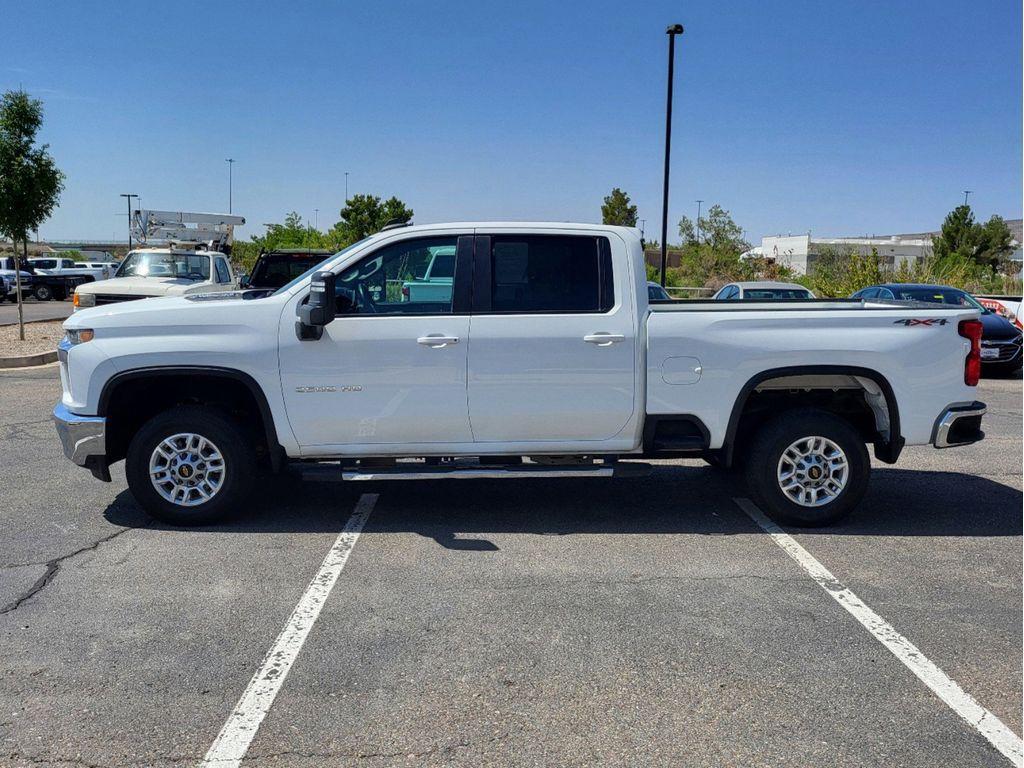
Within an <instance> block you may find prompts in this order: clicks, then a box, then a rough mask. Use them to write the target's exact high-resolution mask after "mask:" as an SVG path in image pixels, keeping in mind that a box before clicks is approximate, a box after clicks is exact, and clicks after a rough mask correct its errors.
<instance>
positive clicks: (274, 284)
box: [249, 253, 326, 289]
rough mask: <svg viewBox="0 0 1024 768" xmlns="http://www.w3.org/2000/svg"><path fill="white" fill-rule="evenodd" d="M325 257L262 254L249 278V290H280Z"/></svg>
mask: <svg viewBox="0 0 1024 768" xmlns="http://www.w3.org/2000/svg"><path fill="white" fill-rule="evenodd" d="M325 258H326V256H324V254H322V253H274V254H264V255H263V256H261V257H260V259H259V261H257V263H256V268H255V269H254V270H253V271H252V276H251V277H250V278H249V287H250V288H274V289H277V288H280V287H281V286H282V285H284V284H285V283H288V282H290V281H291V280H294V279H295V278H296V277H298V276H299V275H304V274H306V272H307V271H308V270H309V269H310V267H315V266H317V265H318V264H322V263H323V261H324V259H325Z"/></svg>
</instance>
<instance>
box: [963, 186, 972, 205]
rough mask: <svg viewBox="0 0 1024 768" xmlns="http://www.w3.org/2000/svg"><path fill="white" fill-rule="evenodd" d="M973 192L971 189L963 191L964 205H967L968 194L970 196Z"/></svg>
mask: <svg viewBox="0 0 1024 768" xmlns="http://www.w3.org/2000/svg"><path fill="white" fill-rule="evenodd" d="M973 191H974V190H973V189H965V190H964V205H967V196H968V195H969V194H971V192H973Z"/></svg>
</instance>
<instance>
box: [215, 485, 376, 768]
mask: <svg viewBox="0 0 1024 768" xmlns="http://www.w3.org/2000/svg"><path fill="white" fill-rule="evenodd" d="M376 503H377V494H375V493H364V494H363V495H362V496H360V497H359V501H358V502H357V503H356V508H355V510H354V511H353V512H352V516H351V517H350V518H349V519H348V522H347V523H345V527H344V528H343V529H342V531H341V533H339V534H338V538H337V539H335V541H334V545H333V546H332V547H331V549H330V550H329V551H328V552H327V555H326V556H325V557H324V561H323V563H321V564H320V570H318V571H317V572H316V575H315V576H314V577H313V580H312V581H311V582H310V583H309V586H308V587H306V591H305V592H304V593H303V594H302V597H301V598H300V599H299V602H298V605H296V606H295V610H294V611H292V615H291V616H290V617H289V618H288V621H287V622H285V625H284V628H283V629H282V630H281V633H280V634H279V635H278V636H277V639H276V640H275V641H274V644H273V645H272V646H271V647H270V650H269V651H267V655H266V656H265V657H264V658H263V663H262V664H260V667H259V669H257V670H256V674H254V675H253V676H252V679H251V680H250V681H249V685H248V686H247V687H246V689H245V693H243V694H242V698H240V699H239V700H238V704H236V705H235V709H234V711H233V712H232V713H231V715H230V716H229V717H228V719H227V722H226V723H224V727H223V728H221V729H220V733H219V734H217V738H216V739H215V740H214V742H213V745H212V746H211V747H210V749H209V751H208V752H207V753H206V757H204V758H203V761H202V762H201V763H200V766H218V768H233V767H234V766H238V765H240V764H241V762H242V759H243V758H244V757H245V753H246V752H247V751H248V749H249V745H250V744H251V743H252V740H253V739H254V738H255V736H256V731H258V730H259V727H260V723H262V722H263V718H264V717H266V715H267V712H269V711H270V707H271V705H273V703H274V699H275V697H276V696H277V693H278V691H280V690H281V685H282V684H283V683H284V679H285V677H287V676H288V672H289V670H290V669H291V668H292V664H293V663H294V661H295V659H296V657H297V656H298V655H299V651H301V650H302V645H303V643H305V642H306V638H307V637H308V636H309V632H310V630H312V629H313V625H314V624H316V620H317V617H318V616H320V610H321V609H322V608H323V607H324V603H325V602H327V598H328V596H329V595H330V594H331V590H332V589H333V588H334V585H335V583H336V582H337V581H338V576H339V575H341V571H342V569H343V568H344V567H345V563H346V562H348V556H349V555H350V554H351V552H352V548H353V547H354V546H355V544H356V541H357V540H358V539H359V534H360V532H361V531H362V530H363V526H364V525H366V521H367V519H368V518H369V517H370V513H371V512H373V507H374V504H376Z"/></svg>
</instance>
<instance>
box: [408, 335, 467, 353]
mask: <svg viewBox="0 0 1024 768" xmlns="http://www.w3.org/2000/svg"><path fill="white" fill-rule="evenodd" d="M416 343H417V344H422V345H423V346H425V347H430V348H431V349H441V348H442V347H447V346H448V345H449V344H458V343H459V337H458V336H445V335H444V334H441V333H431V334H427V335H426V336H420V337H419V338H418V339H416Z"/></svg>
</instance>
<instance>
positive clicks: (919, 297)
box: [892, 285, 987, 312]
mask: <svg viewBox="0 0 1024 768" xmlns="http://www.w3.org/2000/svg"><path fill="white" fill-rule="evenodd" d="M892 292H893V294H894V295H895V296H896V298H897V299H899V300H900V301H926V302H928V303H929V304H952V305H954V306H958V307H971V309H979V310H981V311H982V312H986V311H987V310H986V309H985V307H983V306H981V304H979V303H978V301H977V300H976V299H975V298H974V297H973V296H971V295H970V294H967V293H964V292H963V291H958V290H956V289H955V288H904V287H902V286H899V285H895V286H892Z"/></svg>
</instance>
